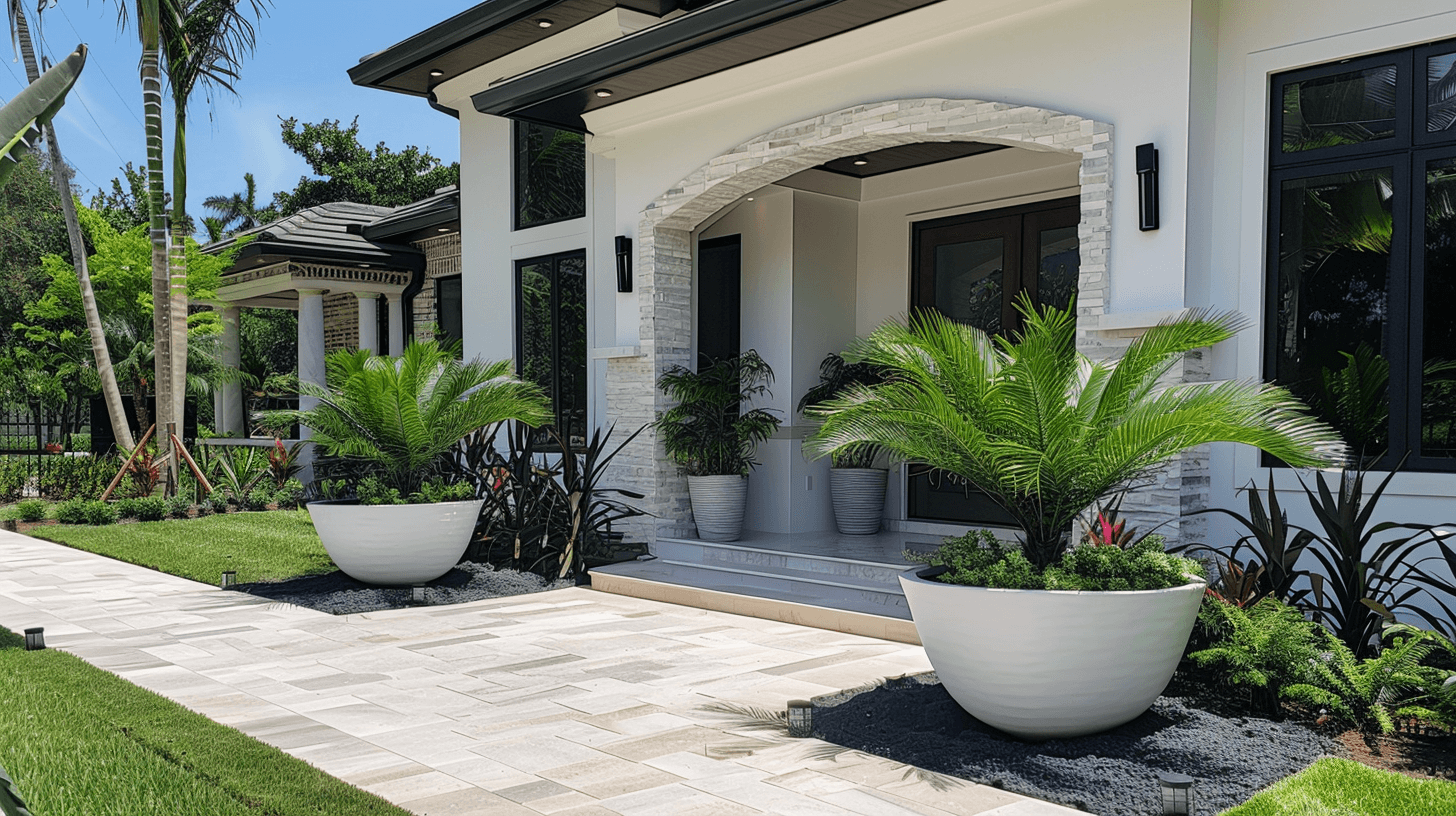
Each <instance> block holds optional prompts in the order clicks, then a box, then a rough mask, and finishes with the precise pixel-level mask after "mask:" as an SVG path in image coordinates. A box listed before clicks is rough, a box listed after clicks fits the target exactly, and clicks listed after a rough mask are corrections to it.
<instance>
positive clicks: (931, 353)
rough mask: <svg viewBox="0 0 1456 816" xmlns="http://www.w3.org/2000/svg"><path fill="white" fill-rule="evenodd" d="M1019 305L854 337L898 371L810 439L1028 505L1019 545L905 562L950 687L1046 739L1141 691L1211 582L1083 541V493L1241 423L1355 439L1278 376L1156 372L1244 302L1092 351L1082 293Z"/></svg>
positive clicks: (956, 550) (1280, 435) (1291, 456)
mask: <svg viewBox="0 0 1456 816" xmlns="http://www.w3.org/2000/svg"><path fill="white" fill-rule="evenodd" d="M1019 309H1020V311H1021V313H1022V315H1023V317H1024V320H1025V324H1024V325H1025V328H1024V329H1023V330H1022V331H1021V333H1020V334H1019V335H1017V336H1014V337H1011V338H1007V337H994V338H993V337H990V336H987V335H986V334H985V333H984V332H981V331H979V330H977V329H974V328H971V327H968V326H964V325H961V324H958V323H955V322H953V321H951V320H949V319H947V318H945V317H943V316H941V315H939V314H937V313H924V314H921V315H917V316H916V318H915V319H914V320H913V321H910V322H908V323H896V322H892V323H889V324H886V325H884V326H881V327H880V328H879V329H877V330H875V332H874V333H873V334H871V335H870V336H869V337H867V338H863V339H861V340H857V341H855V343H854V344H852V345H851V346H850V348H849V349H848V351H847V352H846V355H845V356H846V358H847V359H849V360H851V361H853V362H861V361H862V362H868V363H871V364H873V365H876V366H880V367H881V368H883V369H884V370H885V372H886V380H885V382H883V383H881V384H879V385H868V386H854V387H851V388H850V389H849V390H848V392H847V393H846V394H845V395H844V396H842V397H840V398H838V399H834V400H830V401H829V402H826V403H824V404H822V405H820V406H819V407H818V408H816V409H813V410H812V411H811V412H810V413H811V414H812V415H814V416H817V417H819V418H821V419H823V421H824V424H823V426H822V427H821V428H820V429H819V431H818V432H817V433H816V435H815V436H813V437H812V438H811V439H809V440H808V441H807V443H806V445H805V449H806V451H808V452H810V454H811V455H816V456H826V455H831V454H833V453H834V452H835V451H838V450H843V449H846V448H851V449H852V448H857V447H860V446H863V445H866V444H875V445H880V446H883V447H884V448H885V450H887V451H888V452H889V453H890V454H891V455H892V456H893V457H895V458H897V459H901V460H907V461H918V462H924V463H926V464H929V465H931V466H933V467H937V468H941V469H942V470H946V471H949V472H951V473H954V474H956V475H958V476H961V477H963V478H965V479H966V480H967V481H969V482H970V483H971V484H974V485H975V486H976V487H978V488H980V489H981V490H982V491H984V492H985V493H986V494H987V495H989V496H990V497H991V498H992V499H993V500H995V501H996V502H997V503H998V504H1000V505H1001V507H1003V508H1005V510H1006V511H1007V512H1008V513H1009V514H1010V515H1011V516H1012V517H1013V518H1014V519H1016V521H1017V523H1018V524H1019V526H1020V528H1021V536H1022V538H1021V541H1020V546H1019V547H1011V548H1004V549H1002V548H997V547H996V546H994V545H991V546H967V545H966V544H965V542H964V541H959V542H957V541H954V540H951V541H950V542H948V546H947V548H946V549H945V550H943V552H942V553H941V555H940V556H939V557H937V558H936V559H935V560H936V561H938V562H939V566H938V567H935V568H932V569H916V570H910V571H908V572H907V573H905V574H903V575H902V576H901V578H900V582H901V585H902V586H903V587H904V589H905V595H906V599H907V600H908V602H909V605H910V611H911V616H912V617H913V618H914V620H915V626H916V629H917V630H918V631H919V634H920V639H921V641H922V642H923V643H924V645H925V650H926V653H927V655H928V656H929V658H930V661H931V663H932V664H933V665H934V666H935V669H936V673H937V674H938V676H939V677H940V680H941V682H942V683H943V684H944V685H945V688H946V690H947V691H948V692H949V693H950V694H951V696H952V697H954V698H955V700H956V701H957V702H958V703H960V705H961V706H962V707H963V708H965V709H966V710H967V711H969V712H970V713H971V714H972V715H974V716H976V717H977V718H979V719H980V720H982V721H983V722H985V723H987V724H989V725H992V726H994V727H997V728H1000V729H1002V730H1003V731H1006V732H1008V733H1011V734H1014V735H1017V736H1021V737H1024V738H1031V739H1047V738H1052V737H1066V736H1074V735H1078V734H1088V733H1094V732H1096V731H1100V730H1104V729H1106V728H1111V727H1114V726H1116V725H1119V724H1121V723H1123V722H1126V721H1128V720H1131V719H1132V718H1134V717H1136V716H1137V715H1139V714H1140V713H1142V712H1143V711H1144V710H1146V709H1147V707H1148V706H1149V705H1151V704H1152V701H1153V700H1154V699H1156V697H1157V695H1158V694H1159V693H1160V692H1161V691H1162V689H1163V687H1164V686H1165V685H1166V684H1167V682H1168V680H1169V678H1171V677H1172V674H1173V670H1174V668H1176V666H1177V662H1178V659H1179V657H1180V656H1181V655H1182V652H1183V648H1184V646H1185V644H1186V643H1187V640H1188V636H1189V634H1190V633H1191V631H1192V628H1193V622H1194V618H1195V616H1196V615H1197V612H1198V606H1199V602H1200V601H1201V599H1202V595H1203V590H1204V587H1205V584H1204V582H1203V581H1202V579H1201V578H1198V577H1195V576H1194V575H1193V574H1192V573H1191V570H1190V568H1192V567H1193V564H1192V563H1191V562H1186V561H1182V560H1181V559H1179V560H1176V561H1169V559H1173V558H1175V557H1174V556H1170V555H1168V554H1166V553H1164V552H1163V551H1162V547H1161V546H1160V545H1157V544H1155V543H1154V542H1152V540H1150V539H1145V540H1144V541H1143V542H1142V543H1140V544H1138V545H1136V546H1133V547H1130V548H1128V549H1122V548H1121V547H1120V546H1103V547H1097V546H1095V545H1083V546H1078V547H1073V546H1071V535H1070V534H1071V528H1072V523H1073V521H1074V520H1075V519H1076V518H1077V516H1078V515H1079V514H1080V513H1082V512H1083V511H1084V510H1085V509H1087V508H1089V507H1091V506H1093V505H1094V504H1096V503H1098V502H1099V500H1102V499H1104V497H1108V496H1110V495H1112V494H1114V493H1116V492H1117V491H1119V490H1121V489H1124V488H1125V487H1127V486H1128V485H1129V484H1130V483H1133V482H1135V481H1136V480H1137V479H1139V478H1140V477H1144V476H1146V475H1148V474H1149V473H1150V472H1151V471H1153V470H1155V469H1156V468H1157V467H1158V466H1159V465H1161V464H1163V463H1165V462H1167V461H1168V460H1169V459H1171V458H1172V457H1174V456H1176V455H1178V454H1179V453H1180V452H1182V451H1184V450H1186V449H1188V448H1190V447H1193V446H1196V445H1203V444H1207V443H1211V442H1241V443H1244V444H1248V445H1253V446H1255V447H1257V448H1259V449H1261V450H1264V451H1267V452H1268V453H1270V454H1272V455H1274V456H1276V457H1278V458H1280V459H1282V460H1283V461H1285V462H1287V463H1288V464H1290V465H1293V466H1297V467H1298V466H1314V465H1322V464H1326V463H1328V462H1330V461H1332V459H1333V458H1334V457H1335V455H1336V454H1337V453H1339V452H1340V450H1341V447H1342V446H1341V444H1340V442H1339V438H1338V436H1337V435H1336V434H1335V433H1334V432H1333V430H1332V429H1330V428H1329V427H1328V426H1326V425H1324V424H1323V423H1321V422H1319V421H1317V420H1315V419H1313V418H1311V417H1310V416H1308V415H1307V414H1305V413H1303V406H1301V405H1300V404H1299V402H1298V401H1296V400H1295V399H1294V398H1293V397H1292V396H1290V394H1289V393H1288V392H1287V391H1285V390H1284V389H1283V388H1279V387H1277V386H1273V385H1266V384H1260V383H1247V382H1220V383H1207V384H1180V385H1170V386H1166V387H1165V386H1162V385H1160V380H1161V378H1162V377H1163V376H1164V375H1166V374H1167V373H1168V371H1169V370H1170V369H1171V368H1172V366H1173V365H1174V363H1176V362H1177V361H1178V360H1180V359H1182V357H1183V355H1184V354H1185V353H1187V352H1190V351H1192V350H1194V349H1198V348H1203V347H1206V346H1212V345H1214V344H1215V343H1219V342H1222V341H1223V340H1225V339H1228V338H1229V337H1232V336H1233V335H1234V334H1235V333H1236V332H1237V331H1238V329H1239V328H1240V327H1241V321H1240V319H1239V318H1237V317H1236V316H1235V315H1232V314H1214V313H1210V312H1204V311H1198V312H1193V313H1190V314H1187V315H1185V316H1183V317H1180V318H1178V319H1176V320H1170V321H1167V322H1164V323H1163V324H1161V325H1159V326H1155V327H1153V328H1151V329H1149V330H1148V331H1147V332H1146V333H1144V334H1143V335H1142V336H1141V337H1139V338H1138V339H1137V340H1135V341H1134V342H1133V343H1132V344H1131V345H1130V346H1129V347H1128V349H1127V350H1126V351H1125V352H1124V353H1123V355H1122V356H1121V358H1120V359H1118V360H1113V361H1107V362H1093V361H1092V360H1090V359H1088V358H1087V357H1086V356H1084V355H1082V354H1080V353H1078V351H1077V349H1076V317H1075V313H1074V312H1073V311H1072V309H1071V308H1070V307H1069V308H1068V309H1067V310H1056V309H1048V310H1045V311H1039V310H1038V309H1037V307H1036V306H1034V305H1033V304H1032V302H1031V301H1030V300H1029V299H1023V300H1022V302H1021V303H1020V304H1019ZM988 543H989V542H988ZM1180 562H1181V563H1180ZM957 584H966V585H957ZM1098 590H1101V591H1098ZM1109 590H1110V591H1109Z"/></svg>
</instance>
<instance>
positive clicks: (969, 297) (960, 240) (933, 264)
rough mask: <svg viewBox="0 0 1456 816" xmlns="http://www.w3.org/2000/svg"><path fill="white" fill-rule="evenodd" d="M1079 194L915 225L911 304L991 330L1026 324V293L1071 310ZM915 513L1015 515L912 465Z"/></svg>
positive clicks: (1005, 520) (961, 484) (979, 520)
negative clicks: (1021, 309)
mask: <svg viewBox="0 0 1456 816" xmlns="http://www.w3.org/2000/svg"><path fill="white" fill-rule="evenodd" d="M1077 221H1078V205H1077V199H1075V198H1071V199H1058V200H1056V201H1050V202H1046V203H1042V204H1033V205H1028V206H1025V207H1013V208H1008V209H1002V210H994V211H991V212H982V213H974V214H971V215H962V216H953V217H951V218H940V219H936V220H934V221H925V222H922V223H919V224H916V225H915V228H914V237H913V241H914V244H913V256H914V260H913V266H912V274H911V296H910V302H911V306H912V308H913V309H914V310H917V311H918V310H922V309H936V310H938V311H940V312H941V313H942V314H944V315H946V316H947V317H949V318H951V319H952V320H956V321H959V322H961V323H966V324H968V325H971V326H975V327H976V328H979V329H982V330H984V331H986V332H989V333H991V334H1006V333H1009V332H1014V331H1016V330H1017V329H1018V328H1019V327H1020V318H1019V315H1018V314H1017V312H1016V308H1015V303H1016V300H1017V299H1018V298H1019V297H1020V296H1021V293H1022V292H1025V293H1027V294H1028V295H1030V296H1031V298H1032V300H1033V301H1035V302H1036V303H1040V304H1043V305H1048V306H1057V307H1059V308H1065V307H1066V306H1067V304H1068V303H1069V302H1070V300H1071V298H1072V296H1073V295H1074V294H1075V293H1076V291H1077V271H1078V265H1079V259H1080V256H1079V254H1078V249H1077ZM908 509H909V516H910V517H911V518H913V519H923V520H933V521H950V522H956V523H965V524H1000V525H1010V524H1012V523H1013V521H1012V519H1011V517H1010V516H1009V515H1007V513H1006V511H1005V510H1003V509H1001V507H1000V506H999V505H997V504H996V503H995V502H993V501H992V500H991V499H990V497H988V496H987V495H986V494H984V493H982V492H981V491H979V490H976V489H975V488H974V487H972V486H971V485H969V484H967V483H966V482H965V481H964V480H962V479H960V478H958V477H955V476H952V475H951V474H949V473H945V472H944V471H939V470H935V469H933V468H930V467H928V466H925V465H920V466H916V465H913V464H912V465H910V470H909V508H908Z"/></svg>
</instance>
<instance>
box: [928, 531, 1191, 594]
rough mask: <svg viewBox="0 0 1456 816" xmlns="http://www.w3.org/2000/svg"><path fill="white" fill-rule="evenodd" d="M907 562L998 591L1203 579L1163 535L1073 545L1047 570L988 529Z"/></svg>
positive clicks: (1098, 588)
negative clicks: (1166, 546) (1116, 543)
mask: <svg viewBox="0 0 1456 816" xmlns="http://www.w3.org/2000/svg"><path fill="white" fill-rule="evenodd" d="M905 557H906V558H907V559H908V560H911V561H915V562H919V563H923V564H929V565H931V566H936V567H945V568H946V571H945V572H944V573H942V574H941V575H939V576H937V577H936V580H938V581H941V582H942V583H947V584H961V585H964V586H978V587H992V588H995V589H1060V590H1082V591H1091V592H1118V591H1124V592H1125V591H1129V590H1141V589H1167V588H1169V587H1175V586H1182V585H1184V584H1186V583H1188V582H1189V581H1190V580H1191V579H1190V577H1189V576H1196V577H1202V576H1203V567H1202V566H1201V565H1200V564H1199V563H1198V562H1196V561H1193V560H1192V559H1188V558H1181V557H1179V556H1176V555H1170V554H1168V553H1166V552H1163V542H1162V539H1161V538H1159V537H1158V536H1148V537H1146V538H1144V539H1142V540H1141V541H1139V542H1137V543H1135V544H1133V545H1131V546H1129V547H1127V548H1125V549H1124V548H1122V547H1111V546H1109V547H1099V546H1094V545H1090V544H1084V545H1079V546H1076V547H1072V548H1070V549H1068V550H1066V551H1065V552H1063V553H1062V555H1061V558H1060V559H1059V560H1057V561H1054V562H1053V563H1052V564H1051V565H1050V566H1048V567H1047V568H1046V569H1045V570H1037V569H1036V567H1035V566H1034V565H1033V564H1032V563H1031V560H1030V559H1028V558H1027V557H1026V554H1025V552H1024V550H1023V549H1022V548H1021V547H1020V546H1016V545H1011V546H1008V545H1007V544H1005V543H1003V542H1002V541H1000V540H999V539H997V538H996V536H995V535H993V534H992V533H991V532H990V531H987V530H972V531H970V532H968V533H966V534H965V535H963V536H960V537H959V538H947V539H946V540H945V542H944V543H943V544H942V545H941V546H940V548H939V549H937V550H936V551H935V552H932V553H929V554H924V555H922V554H918V553H909V552H907V553H906V554H905Z"/></svg>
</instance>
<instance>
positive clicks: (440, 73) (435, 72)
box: [430, 68, 445, 77]
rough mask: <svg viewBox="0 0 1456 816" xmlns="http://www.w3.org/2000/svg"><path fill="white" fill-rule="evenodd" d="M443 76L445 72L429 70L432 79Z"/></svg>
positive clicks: (435, 69) (434, 69)
mask: <svg viewBox="0 0 1456 816" xmlns="http://www.w3.org/2000/svg"><path fill="white" fill-rule="evenodd" d="M444 75H445V72H444V71H441V70H440V69H439V68H431V69H430V76H432V77H442V76H444Z"/></svg>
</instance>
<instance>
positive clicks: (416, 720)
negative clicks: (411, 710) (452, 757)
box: [308, 703, 450, 737]
mask: <svg viewBox="0 0 1456 816" xmlns="http://www.w3.org/2000/svg"><path fill="white" fill-rule="evenodd" d="M308 716H309V717H311V718H313V719H315V720H317V721H319V722H321V723H324V724H325V725H331V726H333V727H334V728H337V729H339V730H340V731H343V732H345V733H347V734H353V735H354V736H356V737H369V736H373V735H375V734H384V733H388V732H390V731H400V730H404V729H409V728H413V727H417V726H421V725H427V724H429V723H431V722H438V723H448V722H450V720H447V719H445V718H444V717H439V716H423V717H422V716H420V715H418V714H401V713H400V712H398V711H392V710H390V709H388V708H385V707H383V706H377V705H374V704H373V703H361V704H358V705H344V706H337V707H335V708H326V709H323V710H321V711H313V712H310V713H309V715H308Z"/></svg>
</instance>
